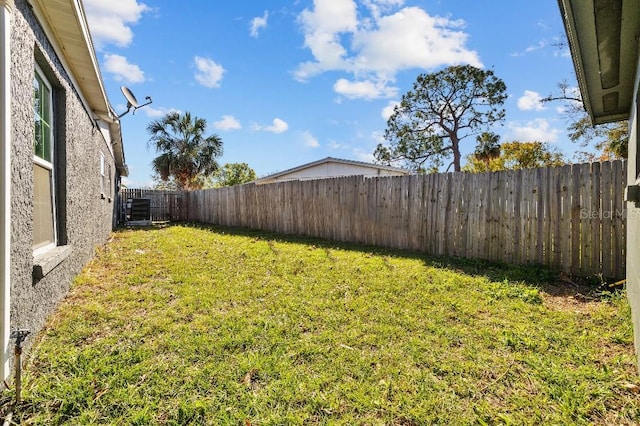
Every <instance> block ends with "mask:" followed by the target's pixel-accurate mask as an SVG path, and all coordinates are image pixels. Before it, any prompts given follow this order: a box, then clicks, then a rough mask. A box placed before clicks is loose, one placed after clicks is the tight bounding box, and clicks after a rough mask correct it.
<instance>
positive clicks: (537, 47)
mask: <svg viewBox="0 0 640 426" xmlns="http://www.w3.org/2000/svg"><path fill="white" fill-rule="evenodd" d="M547 44H548V43H547V42H546V40H541V41H539V42H538V44H534V45H532V46H529V47H527V48H526V49H525V50H524V51H525V52H526V53H530V52H535V51H536V50H540V49H544V48H545V47H546V46H547Z"/></svg>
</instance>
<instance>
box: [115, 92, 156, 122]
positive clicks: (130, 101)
mask: <svg viewBox="0 0 640 426" xmlns="http://www.w3.org/2000/svg"><path fill="white" fill-rule="evenodd" d="M120 90H121V91H122V94H123V95H124V97H125V99H126V100H127V110H126V111H125V112H123V113H122V114H120V115H119V116H118V118H122V117H123V116H125V115H126V114H128V113H129V111H131V108H133V113H132V114H135V113H136V110H137V109H138V108H142V107H143V106H147V105H149V104H150V103H151V102H153V101H152V100H151V96H147V97H146V98H145V99H146V100H147V103H144V104H142V105H140V104H138V100H137V99H136V97H135V96H134V95H133V93H132V92H131V90H129V88H128V87H125V86H121V87H120Z"/></svg>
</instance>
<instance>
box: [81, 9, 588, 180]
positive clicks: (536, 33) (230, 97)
mask: <svg viewBox="0 0 640 426" xmlns="http://www.w3.org/2000/svg"><path fill="white" fill-rule="evenodd" d="M84 5H85V10H86V13H87V17H88V20H89V24H90V27H91V32H92V37H93V40H94V44H95V46H96V53H97V56H98V60H99V62H100V67H101V70H102V74H103V79H104V82H105V85H106V89H107V94H108V96H109V98H110V101H111V103H112V105H113V106H114V109H115V110H116V112H119V113H120V112H123V111H125V110H126V101H125V100H124V98H123V96H122V94H121V93H120V86H121V85H125V86H127V87H129V88H130V89H131V90H132V92H133V93H134V94H135V95H136V97H137V98H138V100H139V101H140V103H142V102H144V98H145V96H151V97H152V98H153V103H152V104H151V105H149V106H147V107H144V108H141V109H139V110H138V111H137V112H136V113H135V115H132V114H129V115H126V116H124V117H123V118H122V132H123V138H124V146H125V155H126V160H127V164H128V165H129V170H130V176H129V178H128V179H127V181H126V182H127V185H128V186H129V187H137V186H148V185H150V184H151V168H150V165H149V164H150V162H151V160H152V159H153V158H154V157H155V155H156V153H155V152H154V151H152V150H150V149H147V141H148V139H149V135H148V133H147V132H146V127H147V125H148V124H149V122H150V121H151V120H154V119H158V118H160V117H162V116H163V115H164V114H165V113H166V112H168V111H171V110H177V111H181V112H185V111H189V112H191V113H192V115H196V116H198V117H201V118H204V119H206V120H207V123H208V133H216V134H218V135H219V136H220V137H221V138H222V140H223V144H224V145H223V146H224V155H223V156H222V157H221V158H220V164H223V163H232V162H246V163H248V164H249V166H250V167H252V168H253V169H254V170H255V171H256V173H257V174H258V176H265V175H268V174H271V173H275V172H277V171H282V170H285V169H288V168H291V167H295V166H298V165H300V164H303V163H306V162H310V161H315V160H318V159H321V158H324V157H328V156H331V157H338V158H344V159H351V160H358V161H373V156H372V153H373V151H374V150H375V147H376V145H377V144H378V143H380V142H382V134H383V132H384V130H385V127H386V118H387V117H388V115H389V114H390V111H391V110H392V108H393V105H394V103H395V102H398V101H399V100H400V98H401V96H402V94H403V93H406V92H407V91H408V90H410V89H411V87H412V84H413V82H414V81H415V79H416V76H417V75H418V74H420V73H424V72H435V71H438V70H440V69H442V68H443V67H446V66H448V65H454V64H467V63H469V64H473V65H476V66H481V67H483V68H486V69H492V70H493V71H494V72H495V74H496V75H497V76H498V77H500V78H502V79H503V80H504V81H505V83H506V85H507V90H508V93H509V98H508V100H507V102H506V104H505V108H506V111H507V117H506V121H505V123H504V125H503V126H501V127H497V128H494V129H493V131H494V132H496V133H498V134H499V135H500V136H501V140H502V141H503V142H506V141H511V140H519V141H533V140H538V141H547V142H550V143H552V144H553V145H555V146H557V147H558V148H559V149H561V150H562V151H563V152H564V153H565V154H566V155H567V156H568V157H569V158H571V157H572V156H573V153H574V152H575V151H576V150H579V149H581V148H580V147H578V146H577V145H575V144H572V143H571V142H569V141H568V138H567V136H566V127H567V123H566V119H565V118H564V117H562V115H561V114H560V111H561V109H560V107H561V105H560V104H546V105H543V104H541V103H540V98H541V97H545V96H547V95H549V94H550V93H552V92H554V91H555V92H557V87H556V86H557V83H559V82H560V81H562V80H567V81H568V82H569V83H570V84H571V85H575V76H574V72H573V66H572V63H571V58H570V56H569V53H568V51H567V50H566V49H561V48H559V47H558V46H557V44H558V42H559V41H562V40H563V38H564V30H563V27H562V20H561V17H560V13H559V10H558V6H557V1H556V0H536V1H513V0H491V1H478V0H440V1H432V0H415V1H414V0H358V1H356V0H315V1H312V0H292V1H285V0H272V1H269V2H263V1H249V0H236V1H234V2H214V1H208V0H188V1H187V0H184V1H175V0H117V1H116V0H84ZM472 150H473V140H469V141H468V142H467V146H466V147H465V148H464V152H463V154H466V153H468V152H470V151H472Z"/></svg>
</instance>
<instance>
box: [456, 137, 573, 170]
mask: <svg viewBox="0 0 640 426" xmlns="http://www.w3.org/2000/svg"><path fill="white" fill-rule="evenodd" d="M564 164H566V161H565V159H564V156H563V155H562V152H560V151H559V150H558V149H557V148H555V147H552V146H550V145H549V144H548V143H543V142H518V141H514V142H505V143H503V144H502V145H501V146H500V155H498V156H495V157H492V158H490V159H489V161H485V160H484V159H483V158H478V157H477V156H476V155H475V154H471V155H469V156H468V157H467V164H465V166H464V167H463V170H464V171H466V172H488V171H491V172H495V171H499V170H519V169H531V168H534V167H550V166H562V165H564Z"/></svg>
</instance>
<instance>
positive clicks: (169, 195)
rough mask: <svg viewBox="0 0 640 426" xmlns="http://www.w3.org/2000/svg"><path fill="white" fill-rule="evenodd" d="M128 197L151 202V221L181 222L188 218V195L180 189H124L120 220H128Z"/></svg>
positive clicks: (119, 207)
mask: <svg viewBox="0 0 640 426" xmlns="http://www.w3.org/2000/svg"><path fill="white" fill-rule="evenodd" d="M128 199H147V200H149V201H150V204H151V221H153V222H166V221H172V222H179V221H184V220H187V219H188V217H187V203H186V195H185V193H184V192H180V191H157V190H152V189H129V188H126V189H122V190H121V191H120V197H119V199H118V222H119V223H121V224H123V223H125V222H126V206H127V200H128Z"/></svg>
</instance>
